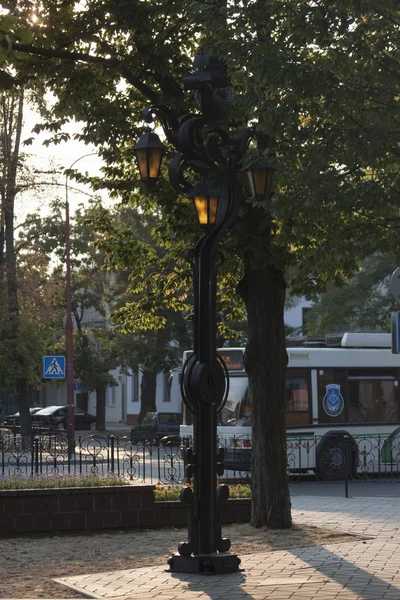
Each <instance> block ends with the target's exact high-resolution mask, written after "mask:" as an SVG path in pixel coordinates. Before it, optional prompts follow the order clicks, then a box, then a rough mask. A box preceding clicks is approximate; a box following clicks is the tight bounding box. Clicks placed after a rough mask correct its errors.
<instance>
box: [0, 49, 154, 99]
mask: <svg viewBox="0 0 400 600" xmlns="http://www.w3.org/2000/svg"><path fill="white" fill-rule="evenodd" d="M0 46H1V47H3V48H6V49H7V50H9V49H10V46H9V43H8V42H7V40H2V41H0ZM11 49H12V50H14V51H15V52H23V53H25V54H34V55H36V56H42V57H44V58H49V59H50V58H62V59H64V60H72V61H82V62H85V63H89V64H102V65H104V66H105V67H107V68H109V69H117V70H118V71H119V72H120V73H121V75H122V76H123V77H124V78H125V79H126V81H128V83H130V84H131V85H133V86H134V87H135V88H136V89H137V90H139V92H141V93H142V94H143V96H145V97H146V98H148V100H150V102H152V103H157V98H158V96H157V93H156V92H155V91H154V90H153V89H152V88H151V87H149V86H148V85H146V84H145V83H143V82H142V81H140V79H139V78H138V77H136V75H134V74H133V73H132V72H131V71H130V70H129V69H127V68H126V66H125V65H124V64H123V63H122V61H120V60H118V59H116V58H104V57H102V56H93V55H91V54H84V53H83V52H69V51H67V50H54V49H52V48H40V47H37V46H32V45H30V44H19V43H18V42H13V43H12V44H11Z"/></svg>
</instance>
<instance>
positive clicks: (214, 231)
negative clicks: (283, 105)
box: [134, 50, 274, 574]
mask: <svg viewBox="0 0 400 600" xmlns="http://www.w3.org/2000/svg"><path fill="white" fill-rule="evenodd" d="M184 85H185V87H186V88H187V89H193V90H195V99H196V102H197V104H198V106H199V108H200V110H201V114H187V115H184V116H181V117H179V118H178V117H177V116H176V115H175V114H174V113H173V112H172V111H171V110H170V109H169V108H168V107H162V106H152V107H148V108H146V109H145V111H144V118H145V120H146V121H147V122H149V123H151V122H152V121H153V120H154V118H155V117H157V118H158V119H159V121H160V122H161V124H162V126H163V129H164V133H165V136H166V138H167V140H168V142H169V143H170V144H171V145H172V146H173V147H174V148H175V149H176V150H177V151H178V154H177V155H175V156H174V157H173V158H172V160H171V162H170V165H169V180H170V182H171V184H172V186H173V187H174V189H175V190H176V191H177V192H179V193H187V194H188V196H189V197H190V198H192V199H193V203H194V206H195V209H196V213H197V218H198V221H199V225H200V227H201V228H202V229H203V231H204V235H203V236H202V237H201V238H200V239H199V241H198V242H197V244H196V246H195V248H194V251H193V252H192V253H191V258H190V260H191V261H192V268H193V287H194V351H193V353H192V354H191V356H190V357H189V359H188V360H187V361H186V363H185V365H184V367H183V373H182V381H181V389H182V397H183V400H184V402H185V404H186V406H187V407H188V409H189V410H190V411H191V412H192V413H194V415H195V419H194V449H193V450H189V452H188V465H187V476H188V477H189V478H192V477H193V478H194V490H193V491H192V490H191V489H190V488H185V489H184V490H183V491H182V494H181V500H182V501H183V502H184V503H186V504H187V505H188V507H189V532H188V538H189V539H188V541H187V542H181V543H180V544H179V547H178V553H177V554H174V555H173V556H172V557H171V558H170V559H169V561H168V562H169V565H170V569H171V571H175V572H184V573H205V574H216V573H231V572H234V571H237V570H238V568H239V564H240V559H239V558H238V557H237V555H236V554H233V553H231V552H229V548H230V545H231V543H230V540H228V539H224V538H222V535H221V503H222V501H224V500H227V499H228V497H229V488H228V487H227V486H226V485H220V486H218V488H217V486H216V481H217V476H218V475H222V474H223V458H224V454H223V449H222V448H220V449H219V450H218V451H217V414H218V412H219V411H220V410H221V409H222V408H223V406H224V404H225V402H226V399H227V395H228V389H229V379H228V373H227V369H226V366H225V364H224V362H223V360H222V359H221V358H220V357H219V356H218V355H217V348H216V338H217V324H216V274H217V268H218V265H219V264H220V263H221V255H220V253H218V252H217V247H218V242H219V240H220V238H221V236H222V234H223V232H224V231H225V230H226V229H227V227H229V226H230V225H231V224H232V223H233V222H234V220H235V218H236V216H237V213H238V211H239V208H240V204H241V189H240V185H239V182H238V178H237V174H238V172H239V171H240V170H242V169H241V161H242V159H243V157H244V155H245V153H246V151H247V149H248V146H249V143H250V141H251V140H252V139H255V140H256V142H257V148H258V150H259V152H260V153H261V152H262V151H264V150H266V148H267V140H266V138H265V136H264V135H263V134H261V133H260V132H258V131H256V130H255V129H254V128H252V127H248V128H245V129H244V130H242V131H238V132H236V133H235V135H232V134H231V132H230V131H228V130H227V129H225V128H224V127H223V126H222V125H218V124H217V123H218V121H221V120H223V119H224V118H225V117H226V115H227V112H228V111H229V109H230V107H231V105H232V103H233V89H232V87H231V86H230V83H229V80H228V78H227V75H226V72H225V69H224V68H223V65H222V63H221V62H220V61H219V59H218V58H216V57H213V56H208V55H207V54H204V53H203V51H202V50H199V52H198V53H197V54H196V57H195V60H194V70H193V72H192V73H191V74H190V75H189V76H187V77H185V78H184ZM134 150H135V152H136V157H137V160H138V165H139V171H140V176H141V179H142V181H143V182H144V183H146V184H150V185H153V184H154V181H155V176H154V173H157V174H158V172H159V169H160V165H161V159H162V154H163V150H164V146H163V144H162V143H161V141H160V140H159V138H158V136H157V135H156V134H154V133H152V134H148V133H147V134H144V135H143V136H142V137H141V138H140V140H139V142H138V143H137V144H136V146H134ZM149 165H153V170H152V174H150V171H151V169H150V167H149ZM186 170H192V172H193V171H194V172H195V173H199V174H200V175H201V177H202V179H201V181H200V182H199V183H197V184H196V185H195V187H194V189H193V190H192V185H191V184H190V182H189V180H188V179H187V178H186V177H185V173H186ZM273 171H274V169H272V168H271V167H268V166H265V165H264V166H262V163H261V162H260V163H259V162H257V163H253V165H250V167H249V168H248V172H249V177H250V181H251V183H252V193H253V196H257V197H258V196H260V195H262V196H264V197H265V196H268V195H269V193H270V188H271V183H272V176H273ZM215 181H216V182H217V185H216V184H215V183H214V182H215Z"/></svg>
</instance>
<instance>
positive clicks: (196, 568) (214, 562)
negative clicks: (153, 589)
mask: <svg viewBox="0 0 400 600" xmlns="http://www.w3.org/2000/svg"><path fill="white" fill-rule="evenodd" d="M240 562H241V561H240V558H239V557H238V556H237V555H236V554H232V552H218V553H215V554H196V555H194V556H189V557H185V556H181V555H180V554H173V555H172V556H171V558H170V559H169V560H168V564H169V566H170V572H172V573H193V574H197V575H221V574H224V573H236V572H237V571H239V570H240V569H239V565H240Z"/></svg>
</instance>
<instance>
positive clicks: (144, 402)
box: [138, 371, 157, 423]
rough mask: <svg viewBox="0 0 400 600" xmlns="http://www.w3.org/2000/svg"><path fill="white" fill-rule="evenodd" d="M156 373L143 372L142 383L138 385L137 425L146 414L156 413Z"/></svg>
mask: <svg viewBox="0 0 400 600" xmlns="http://www.w3.org/2000/svg"><path fill="white" fill-rule="evenodd" d="M156 386H157V373H156V372H155V371H143V374H142V383H141V385H140V402H141V405H140V413H139V419H138V420H139V423H141V422H142V420H143V417H144V416H145V414H146V413H148V412H157V405H156Z"/></svg>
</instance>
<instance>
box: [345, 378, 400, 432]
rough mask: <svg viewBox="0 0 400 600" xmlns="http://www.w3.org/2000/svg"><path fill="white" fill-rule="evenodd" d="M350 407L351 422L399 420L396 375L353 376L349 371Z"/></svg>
mask: <svg viewBox="0 0 400 600" xmlns="http://www.w3.org/2000/svg"><path fill="white" fill-rule="evenodd" d="M348 407H349V421H350V422H363V423H366V422H367V423H368V422H370V423H371V422H374V423H380V422H390V421H397V420H398V410H397V406H396V401H395V393H394V377H390V376H387V377H379V376H371V375H370V376H363V375H356V376H351V375H350V373H349V405H348Z"/></svg>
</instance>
